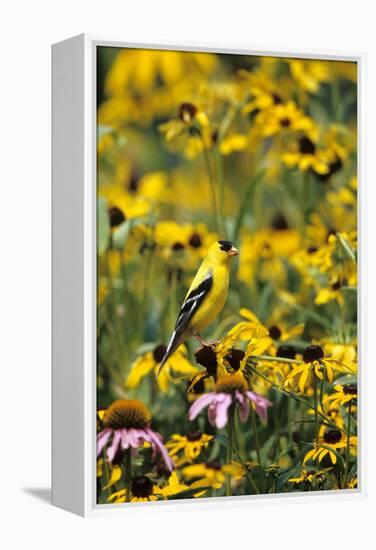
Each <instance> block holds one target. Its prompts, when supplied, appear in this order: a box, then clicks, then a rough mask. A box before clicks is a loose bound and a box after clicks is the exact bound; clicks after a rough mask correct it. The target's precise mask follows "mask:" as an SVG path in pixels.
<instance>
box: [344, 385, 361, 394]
mask: <svg viewBox="0 0 376 550" xmlns="http://www.w3.org/2000/svg"><path fill="white" fill-rule="evenodd" d="M342 389H343V393H345V394H346V395H356V394H357V393H358V386H357V384H344V385H343V386H342Z"/></svg>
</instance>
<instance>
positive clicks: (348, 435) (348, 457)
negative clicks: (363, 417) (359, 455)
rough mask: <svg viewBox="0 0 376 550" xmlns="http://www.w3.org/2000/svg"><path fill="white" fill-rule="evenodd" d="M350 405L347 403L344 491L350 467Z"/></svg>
mask: <svg viewBox="0 0 376 550" xmlns="http://www.w3.org/2000/svg"><path fill="white" fill-rule="evenodd" d="M351 405H352V401H350V402H349V411H348V416H347V441H346V465H345V473H344V476H343V489H346V485H347V476H348V474H349V467H350V464H349V462H350V432H351Z"/></svg>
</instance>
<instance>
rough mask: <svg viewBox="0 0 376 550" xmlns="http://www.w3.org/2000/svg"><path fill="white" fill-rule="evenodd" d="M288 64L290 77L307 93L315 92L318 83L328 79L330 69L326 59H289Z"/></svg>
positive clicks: (318, 85)
mask: <svg viewBox="0 0 376 550" xmlns="http://www.w3.org/2000/svg"><path fill="white" fill-rule="evenodd" d="M288 64H289V67H290V71H291V75H292V77H293V78H294V79H295V80H296V81H297V83H298V84H299V85H300V86H301V87H302V88H303V90H305V91H307V92H309V93H312V94H315V93H317V92H318V89H319V87H320V84H322V83H323V82H328V81H329V80H330V77H331V69H330V65H329V63H328V62H327V61H316V60H315V59H309V60H302V59H289V60H288Z"/></svg>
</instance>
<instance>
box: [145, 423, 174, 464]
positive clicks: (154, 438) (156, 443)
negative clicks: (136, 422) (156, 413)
mask: <svg viewBox="0 0 376 550" xmlns="http://www.w3.org/2000/svg"><path fill="white" fill-rule="evenodd" d="M145 432H147V434H148V435H149V437H150V441H151V444H152V446H153V448H156V449H157V450H158V451H159V452H160V453H161V455H162V458H163V460H164V461H165V464H166V466H167V469H168V470H169V471H170V472H172V470H173V469H174V463H173V461H172V458H171V457H170V455H169V454H168V452H167V449H166V447H165V446H164V445H163V443H162V441H161V439H162V438H161V436H160V435H159V434H158V433H156V432H153V430H151V429H150V428H146V430H145Z"/></svg>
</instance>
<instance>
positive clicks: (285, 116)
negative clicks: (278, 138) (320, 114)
mask: <svg viewBox="0 0 376 550" xmlns="http://www.w3.org/2000/svg"><path fill="white" fill-rule="evenodd" d="M255 129H259V132H260V133H261V135H262V136H263V137H271V136H275V135H277V134H280V133H285V132H289V133H290V132H301V133H305V134H306V135H307V136H309V137H310V138H312V139H314V138H315V137H316V136H317V128H316V125H315V123H314V121H313V119H312V118H310V117H309V116H307V115H305V114H304V113H303V111H301V110H300V109H299V108H298V107H297V105H296V103H295V102H294V101H288V102H287V103H278V104H277V105H274V106H273V107H271V108H270V109H267V110H265V111H260V112H259V113H258V114H257V115H256V117H255Z"/></svg>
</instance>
